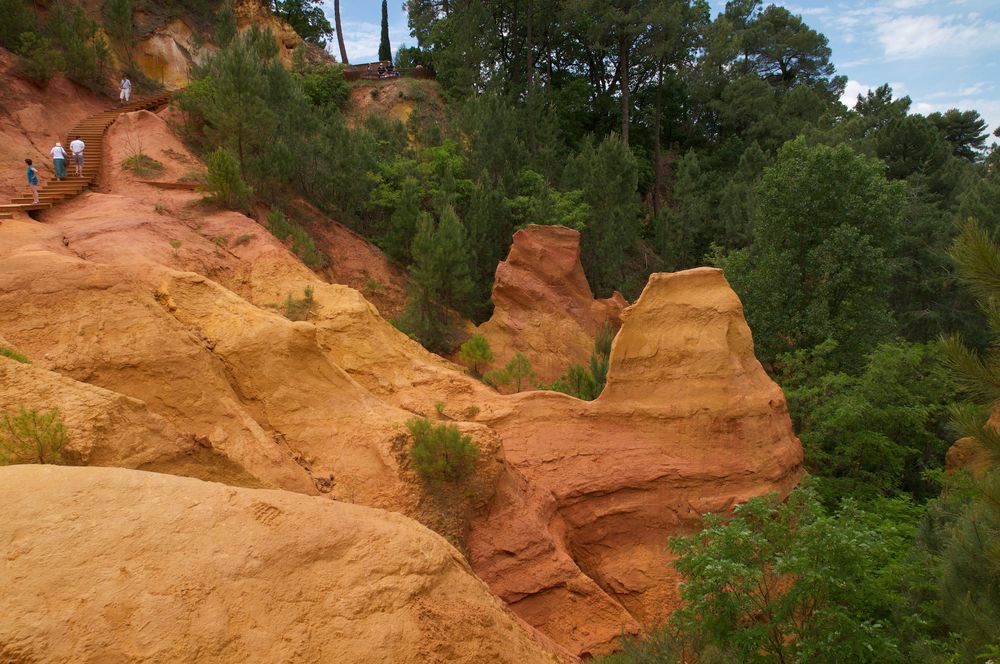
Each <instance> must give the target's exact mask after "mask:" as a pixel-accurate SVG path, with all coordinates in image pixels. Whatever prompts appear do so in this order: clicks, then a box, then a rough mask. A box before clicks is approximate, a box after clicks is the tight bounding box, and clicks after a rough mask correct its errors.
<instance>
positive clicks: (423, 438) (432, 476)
mask: <svg viewBox="0 0 1000 664" xmlns="http://www.w3.org/2000/svg"><path fill="white" fill-rule="evenodd" d="M406 428H407V429H409V430H410V434H411V435H412V436H413V447H411V448H410V458H411V459H412V460H413V467H414V468H415V469H416V471H417V473H418V474H419V475H420V477H422V478H423V479H424V480H426V481H450V482H458V481H461V480H462V479H464V478H465V477H466V476H468V475H469V473H471V472H472V469H473V468H474V467H475V465H476V461H477V460H478V459H479V448H478V447H476V445H475V444H474V443H473V442H472V438H471V437H469V436H468V435H466V434H463V433H462V432H461V431H459V430H458V427H456V426H455V425H454V424H439V425H434V424H431V423H430V422H429V421H427V420H426V419H423V418H414V419H412V420H410V421H408V422H407V423H406Z"/></svg>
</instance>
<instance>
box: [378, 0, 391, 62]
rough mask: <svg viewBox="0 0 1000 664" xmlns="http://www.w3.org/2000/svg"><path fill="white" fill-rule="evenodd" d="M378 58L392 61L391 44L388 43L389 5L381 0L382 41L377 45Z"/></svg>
mask: <svg viewBox="0 0 1000 664" xmlns="http://www.w3.org/2000/svg"><path fill="white" fill-rule="evenodd" d="M378 59H379V60H380V61H381V62H391V61H392V46H390V45H389V5H388V3H387V2H386V0H382V41H381V42H379V45H378Z"/></svg>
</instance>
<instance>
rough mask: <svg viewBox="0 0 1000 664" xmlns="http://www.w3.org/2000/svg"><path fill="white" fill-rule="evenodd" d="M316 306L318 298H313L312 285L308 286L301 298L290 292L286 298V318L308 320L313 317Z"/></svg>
mask: <svg viewBox="0 0 1000 664" xmlns="http://www.w3.org/2000/svg"><path fill="white" fill-rule="evenodd" d="M315 308H316V300H314V299H313V288H312V286H306V288H305V291H303V297H302V299H301V300H297V299H295V298H293V297H292V296H291V295H290V294H289V296H288V298H287V299H286V300H285V304H284V311H283V313H284V314H285V318H287V319H288V320H308V319H309V318H311V317H312V315H313V311H314V310H315Z"/></svg>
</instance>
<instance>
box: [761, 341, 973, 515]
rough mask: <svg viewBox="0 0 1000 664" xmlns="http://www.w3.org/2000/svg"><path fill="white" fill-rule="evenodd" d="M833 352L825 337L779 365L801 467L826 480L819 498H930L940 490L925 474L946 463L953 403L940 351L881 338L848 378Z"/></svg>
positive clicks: (827, 500)
mask: <svg viewBox="0 0 1000 664" xmlns="http://www.w3.org/2000/svg"><path fill="white" fill-rule="evenodd" d="M835 355H836V344H835V343H834V342H826V343H823V344H820V345H819V346H817V347H815V348H813V349H810V350H808V351H799V352H797V353H795V354H793V355H789V356H785V357H782V358H781V360H780V362H779V363H778V364H779V366H780V369H779V375H778V380H779V382H780V383H781V385H782V388H783V389H784V390H785V395H786V396H787V398H788V407H789V411H790V412H791V414H792V417H793V422H794V424H795V430H796V432H798V434H799V438H800V439H801V440H802V444H803V446H804V447H805V450H806V465H807V467H808V469H809V472H810V473H812V474H813V475H815V476H818V477H822V478H824V481H823V482H822V483H820V485H819V487H818V490H819V493H820V495H821V496H822V497H823V500H824V502H825V503H827V504H834V503H836V502H837V501H839V500H842V499H844V498H851V497H852V498H856V499H858V500H861V501H866V502H867V501H871V500H872V499H875V498H877V497H879V496H884V497H892V496H899V495H910V496H913V497H916V498H920V499H927V498H930V497H933V495H934V494H935V493H936V490H937V488H938V487H937V486H936V484H934V483H931V482H928V480H927V479H926V478H927V476H928V475H927V471H932V470H939V469H940V468H941V467H942V464H943V462H944V455H945V452H946V451H947V449H948V446H949V444H950V443H951V436H950V431H949V428H948V423H949V420H950V417H951V415H950V413H951V408H952V407H953V402H954V400H955V384H954V381H953V380H952V379H951V377H950V375H949V374H948V373H947V372H946V371H945V369H944V367H943V366H942V364H941V359H942V354H941V351H940V348H939V347H938V346H937V345H922V344H911V343H907V342H903V341H896V342H892V343H884V344H881V345H879V346H878V347H877V348H876V349H875V350H874V351H873V352H872V353H871V355H870V356H869V357H868V358H867V361H866V363H865V366H864V369H863V371H861V372H860V373H858V374H853V375H852V374H847V373H842V372H838V371H835V370H833V368H832V366H831V365H832V360H831V358H832V357H834V356H835Z"/></svg>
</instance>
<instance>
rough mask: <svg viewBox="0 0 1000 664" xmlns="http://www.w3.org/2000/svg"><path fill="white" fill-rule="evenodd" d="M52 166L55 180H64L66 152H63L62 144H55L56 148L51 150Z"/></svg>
mask: <svg viewBox="0 0 1000 664" xmlns="http://www.w3.org/2000/svg"><path fill="white" fill-rule="evenodd" d="M51 154H52V165H53V166H54V167H55V171H56V179H57V180H64V179H65V178H66V151H65V150H63V146H62V143H59V142H56V146H55V147H54V148H52V150H51Z"/></svg>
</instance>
